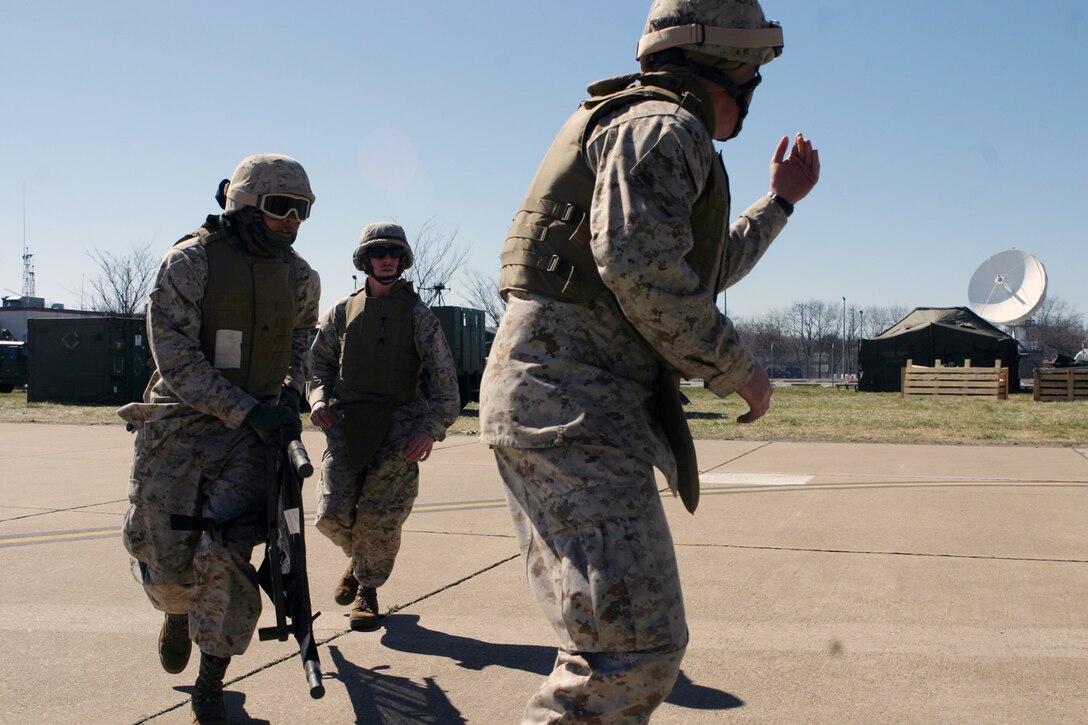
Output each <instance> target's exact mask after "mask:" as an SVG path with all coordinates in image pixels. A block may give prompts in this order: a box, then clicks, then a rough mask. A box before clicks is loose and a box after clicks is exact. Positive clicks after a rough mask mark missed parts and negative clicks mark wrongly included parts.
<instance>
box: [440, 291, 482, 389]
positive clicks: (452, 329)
mask: <svg viewBox="0 0 1088 725" xmlns="http://www.w3.org/2000/svg"><path fill="white" fill-rule="evenodd" d="M431 312H433V313H434V315H435V317H437V318H438V321H439V323H441V325H442V333H443V334H444V335H445V336H446V342H448V343H449V346H450V352H451V353H453V362H454V363H455V364H456V365H457V385H458V388H459V389H460V391H461V405H464V404H465V403H467V402H469V401H470V400H479V399H480V379H481V378H482V377H483V374H484V357H485V355H486V352H485V338H486V331H485V329H484V311H483V310H474V309H471V308H469V307H432V308H431Z"/></svg>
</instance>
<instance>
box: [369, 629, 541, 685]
mask: <svg viewBox="0 0 1088 725" xmlns="http://www.w3.org/2000/svg"><path fill="white" fill-rule="evenodd" d="M382 625H383V626H384V627H385V633H384V634H383V635H382V644H383V645H384V646H386V647H388V648H389V649H395V650H397V651H398V652H412V653H415V654H424V655H433V656H436V657H447V658H449V659H451V660H454V661H456V662H457V664H459V665H460V666H461V667H464V668H465V669H469V670H482V669H483V668H485V667H490V666H492V665H495V666H498V667H506V668H508V669H512V670H524V671H526V672H535V673H537V674H538V675H546V674H548V673H549V672H551V671H552V664H553V663H554V662H555V648H554V647H538V646H534V645H520V644H493V643H491V642H484V641H482V640H478V639H472V638H470V637H458V636H456V635H451V634H446V633H445V632H438V631H435V630H433V629H427V628H426V627H421V626H419V615H418V614H390V615H387V616H385V617H383V618H382Z"/></svg>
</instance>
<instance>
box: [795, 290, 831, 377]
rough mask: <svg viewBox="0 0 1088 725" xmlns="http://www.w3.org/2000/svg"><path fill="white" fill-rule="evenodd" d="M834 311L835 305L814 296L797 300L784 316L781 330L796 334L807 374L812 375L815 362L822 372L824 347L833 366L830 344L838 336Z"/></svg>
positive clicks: (807, 375)
mask: <svg viewBox="0 0 1088 725" xmlns="http://www.w3.org/2000/svg"><path fill="white" fill-rule="evenodd" d="M835 312H836V310H835V305H833V304H829V303H827V302H825V301H823V300H815V299H814V300H809V301H808V302H795V303H794V304H793V306H792V307H791V308H790V309H789V312H787V313H785V314H783V315H782V316H781V319H782V331H783V332H784V333H785V334H786V335H788V336H790V337H793V338H794V339H795V340H796V341H797V344H798V345H799V347H800V352H801V357H802V363H801V364H802V365H803V366H804V368H805V376H806V377H813V370H812V364H813V362H816V363H817V370H816V372H817V373H819V361H820V359H821V358H822V357H823V353H824V351H827V353H828V365H829V366H830V357H831V347H830V346H831V345H832V344H833V343H834V341H835V340H837V339H838V337H837V336H836V334H835V333H836V327H837V324H836V323H837V321H838V316H837V315H836V314H835ZM840 350H841V349H840Z"/></svg>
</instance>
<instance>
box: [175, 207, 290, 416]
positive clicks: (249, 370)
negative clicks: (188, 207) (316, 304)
mask: <svg viewBox="0 0 1088 725" xmlns="http://www.w3.org/2000/svg"><path fill="white" fill-rule="evenodd" d="M194 244H199V245H201V246H203V247H204V252H205V254H206V255H207V257H208V283H207V286H206V287H205V288H204V299H203V300H202V301H201V303H200V313H201V322H200V350H201V352H203V353H204V357H205V358H207V360H209V361H210V362H211V364H212V365H213V366H214V367H215V368H216V370H218V371H219V373H220V374H222V375H223V377H224V378H226V379H227V380H228V381H229V382H231V383H233V384H234V385H237V386H238V387H240V388H242V389H243V390H245V391H246V392H247V393H249V394H250V395H252V396H253V397H255V398H258V399H262V398H270V397H274V396H278V395H279V394H280V390H281V388H282V387H283V381H284V379H285V378H286V377H287V371H288V368H289V367H290V364H291V344H292V336H293V332H294V310H295V300H296V299H297V294H296V293H295V292H296V280H295V273H294V265H293V264H292V263H291V252H289V251H288V252H286V253H285V254H284V255H283V257H282V258H279V259H277V258H268V257H258V256H255V255H252V254H247V253H245V252H243V251H242V250H241V249H238V248H237V247H236V246H235V245H234V244H232V243H231V241H230V239H228V238H227V236H226V235H225V234H224V233H223V231H222V230H221V229H220V227H219V225H218V220H215V219H214V217H211V218H209V220H208V222H206V223H205V225H204V226H203V227H201V228H200V229H198V230H196V231H195V232H193V234H192V235H190V236H189V237H186V238H184V239H182V240H181V241H179V242H178V244H177V246H179V247H184V246H186V245H194Z"/></svg>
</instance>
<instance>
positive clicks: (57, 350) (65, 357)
mask: <svg viewBox="0 0 1088 725" xmlns="http://www.w3.org/2000/svg"><path fill="white" fill-rule="evenodd" d="M27 325H28V330H27V338H28V339H27V347H28V348H29V354H28V362H29V376H28V380H27V390H26V393H27V394H26V399H27V401H29V402H37V403H90V404H99V405H108V404H123V403H130V402H133V401H137V400H140V399H141V398H142V397H143V392H144V388H145V387H147V381H148V379H149V378H150V376H151V367H152V364H151V354H150V350H149V348H148V345H147V329H146V322H145V321H144V319H143V318H140V317H93V318H86V317H84V318H61V319H48V320H46V319H30V320H27Z"/></svg>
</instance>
